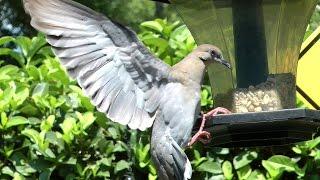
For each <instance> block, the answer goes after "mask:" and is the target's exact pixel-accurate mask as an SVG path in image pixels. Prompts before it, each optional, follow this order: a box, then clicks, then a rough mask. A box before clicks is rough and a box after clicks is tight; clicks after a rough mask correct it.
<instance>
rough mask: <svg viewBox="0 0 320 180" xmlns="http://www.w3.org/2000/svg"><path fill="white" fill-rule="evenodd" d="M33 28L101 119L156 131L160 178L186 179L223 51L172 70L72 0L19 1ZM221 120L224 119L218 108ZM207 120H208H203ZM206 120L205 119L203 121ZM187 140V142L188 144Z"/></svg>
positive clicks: (207, 49)
mask: <svg viewBox="0 0 320 180" xmlns="http://www.w3.org/2000/svg"><path fill="white" fill-rule="evenodd" d="M23 3H24V8H25V11H26V12H27V13H28V14H29V15H30V16H31V25H32V26H33V27H34V28H35V29H37V30H39V31H41V32H43V33H45V34H46V37H47V41H48V43H49V44H50V45H51V46H52V49H53V51H54V53H55V54H56V56H57V57H59V59H60V61H61V63H62V65H63V66H64V67H65V68H66V69H67V72H68V73H69V75H70V76H71V77H72V78H74V79H76V80H77V82H78V84H79V85H80V86H81V88H82V89H83V91H84V93H85V94H86V95H87V96H89V97H90V98H91V102H92V103H93V104H94V105H95V106H96V107H97V109H98V111H100V112H103V113H105V114H106V116H107V117H108V118H109V119H111V120H112V121H114V122H118V123H120V124H122V125H128V126H129V128H131V129H139V130H141V131H144V130H146V129H147V128H149V127H151V126H152V125H153V129H152V137H151V155H152V159H153V161H154V163H155V165H156V168H157V172H158V177H159V179H163V180H184V179H190V178H191V174H192V168H191V164H190V162H189V160H188V157H187V156H186V154H185V153H184V151H183V148H184V147H186V146H187V145H192V144H193V143H194V142H195V141H196V140H197V139H198V138H201V137H202V138H203V136H206V137H209V134H208V132H205V131H203V130H202V129H203V125H204V121H205V118H204V121H203V122H202V125H201V128H200V130H199V132H198V133H197V134H196V135H195V136H194V137H193V138H192V139H190V137H191V131H192V128H193V125H194V123H195V121H196V119H197V117H198V114H199V113H200V103H199V102H200V88H201V82H202V79H203V75H204V72H205V67H206V66H207V65H209V64H211V63H214V62H218V63H221V64H223V65H225V66H227V67H229V68H230V64H229V63H228V62H226V61H225V60H223V58H222V55H221V51H220V50H219V49H218V48H217V47H215V46H212V45H208V44H206V45H200V46H198V48H196V49H195V50H194V51H193V52H192V53H191V54H189V55H188V56H187V57H186V58H184V59H183V60H182V61H181V62H179V63H178V64H176V65H174V66H173V67H170V66H168V65H167V64H165V63H163V62H162V61H161V60H159V59H158V58H156V57H155V56H154V55H153V54H152V53H151V52H150V51H149V50H148V49H147V48H146V47H145V46H144V45H143V44H142V43H141V42H140V41H139V39H138V38H137V35H136V34H135V32H133V31H132V30H131V29H130V28H128V27H125V26H122V25H120V24H118V23H116V22H113V21H112V20H110V19H108V18H107V17H105V16H103V15H102V14H99V13H97V12H95V11H93V10H91V9H89V8H87V7H85V6H83V5H81V4H79V3H77V2H74V1H71V0H23ZM218 112H222V113H228V111H227V110H225V109H223V108H218V109H215V110H213V111H211V113H209V115H212V114H216V113H218ZM207 115H208V114H207ZM204 117H206V116H204ZM190 140H191V141H190Z"/></svg>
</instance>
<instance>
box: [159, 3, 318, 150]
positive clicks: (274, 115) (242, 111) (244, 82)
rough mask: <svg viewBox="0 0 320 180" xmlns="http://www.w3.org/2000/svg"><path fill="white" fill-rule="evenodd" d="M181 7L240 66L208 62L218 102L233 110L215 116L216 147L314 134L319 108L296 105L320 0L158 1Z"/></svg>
mask: <svg viewBox="0 0 320 180" xmlns="http://www.w3.org/2000/svg"><path fill="white" fill-rule="evenodd" d="M158 1H160V2H167V3H170V5H171V6H174V7H175V9H176V11H177V12H178V14H179V15H180V17H181V18H182V20H183V21H184V23H185V24H186V25H187V27H188V28H189V30H190V32H191V33H192V35H193V37H194V39H195V41H196V42H197V44H205V43H208V44H214V45H216V46H218V47H219V48H220V49H221V50H222V52H223V55H224V58H225V59H227V60H229V62H230V63H231V64H232V67H233V69H232V70H228V69H226V68H224V67H223V66H221V65H217V64H214V65H212V66H211V67H209V68H208V73H209V78H210V82H211V86H212V89H213V93H214V99H215V105H216V106H222V107H226V108H229V109H230V110H232V111H233V112H234V114H232V115H221V116H217V117H215V118H213V119H212V121H210V122H209V125H208V128H209V129H210V131H211V132H212V134H213V137H214V139H215V140H214V141H213V142H212V143H213V144H212V145H213V146H220V147H221V146H222V147H234V146H242V147H247V146H265V145H283V144H289V143H293V142H298V141H303V140H309V139H311V138H312V135H313V134H314V133H316V132H317V129H318V127H320V121H319V119H320V113H319V112H318V111H313V110H306V109H295V108H296V72H297V65H298V59H299V53H300V47H301V44H302V41H303V37H304V33H305V30H306V27H307V24H308V22H309V20H310V17H311V15H312V13H313V11H314V9H315V7H316V4H317V0H245V1H239V0H187V1H186V0H170V2H169V1H166V0H162V1H161V0H158Z"/></svg>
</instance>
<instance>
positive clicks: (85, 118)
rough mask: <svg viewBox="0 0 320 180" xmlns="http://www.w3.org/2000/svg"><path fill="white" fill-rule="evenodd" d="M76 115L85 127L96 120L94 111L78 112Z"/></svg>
mask: <svg viewBox="0 0 320 180" xmlns="http://www.w3.org/2000/svg"><path fill="white" fill-rule="evenodd" d="M76 115H77V117H78V119H79V121H80V124H81V127H82V128H83V129H87V128H88V127H89V126H90V125H91V124H92V123H93V122H94V120H95V117H94V116H93V113H92V112H86V113H84V114H81V113H79V112H76Z"/></svg>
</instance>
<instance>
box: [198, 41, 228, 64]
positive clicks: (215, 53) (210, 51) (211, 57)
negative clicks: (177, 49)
mask: <svg viewBox="0 0 320 180" xmlns="http://www.w3.org/2000/svg"><path fill="white" fill-rule="evenodd" d="M195 52H196V55H197V56H198V58H199V59H200V60H201V61H203V62H204V63H205V64H211V63H213V62H218V63H220V64H222V65H224V66H226V67H227V68H229V69H231V65H230V63H229V62H228V61H226V60H224V59H223V56H222V52H221V50H220V49H219V48H218V47H216V46H213V45H210V44H203V45H200V46H198V47H197V48H196V49H195Z"/></svg>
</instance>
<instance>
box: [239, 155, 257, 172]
mask: <svg viewBox="0 0 320 180" xmlns="http://www.w3.org/2000/svg"><path fill="white" fill-rule="evenodd" d="M257 157H258V153H257V152H256V151H244V152H242V153H240V154H239V155H237V156H235V157H234V158H233V166H234V168H235V169H240V168H242V167H244V166H247V165H248V164H250V163H251V162H252V161H253V160H255V159H257Z"/></svg>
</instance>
